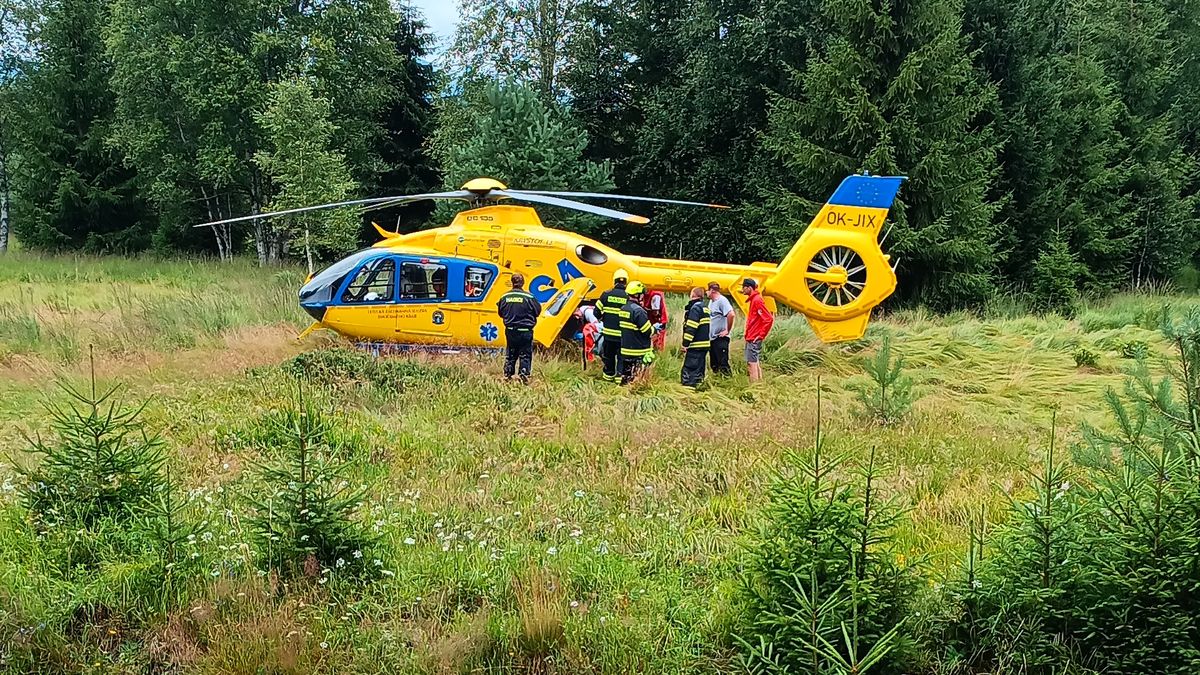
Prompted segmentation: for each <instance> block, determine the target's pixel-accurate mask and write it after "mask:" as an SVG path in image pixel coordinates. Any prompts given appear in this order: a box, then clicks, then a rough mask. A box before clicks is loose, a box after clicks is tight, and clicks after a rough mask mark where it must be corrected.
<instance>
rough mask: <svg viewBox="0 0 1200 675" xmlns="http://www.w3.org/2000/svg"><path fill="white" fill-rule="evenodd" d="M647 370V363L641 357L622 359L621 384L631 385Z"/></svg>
mask: <svg viewBox="0 0 1200 675" xmlns="http://www.w3.org/2000/svg"><path fill="white" fill-rule="evenodd" d="M645 369H646V361H645V360H644V359H642V357H640V356H631V357H628V358H625V357H621V384H629V383H630V382H633V381H634V380H635V379H637V376H638V375H640V374H641V372H642V371H643V370H645Z"/></svg>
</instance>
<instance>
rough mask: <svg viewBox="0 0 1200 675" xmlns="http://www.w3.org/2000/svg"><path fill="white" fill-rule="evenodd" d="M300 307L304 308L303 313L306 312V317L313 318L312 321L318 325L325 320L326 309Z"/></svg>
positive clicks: (321, 307) (321, 306) (313, 306)
mask: <svg viewBox="0 0 1200 675" xmlns="http://www.w3.org/2000/svg"><path fill="white" fill-rule="evenodd" d="M300 306H301V307H303V308H304V311H306V312H308V315H309V316H311V317H312V318H313V321H316V322H318V323H319V322H321V321H324V320H325V310H326V309H328V307H325V306H323V305H300Z"/></svg>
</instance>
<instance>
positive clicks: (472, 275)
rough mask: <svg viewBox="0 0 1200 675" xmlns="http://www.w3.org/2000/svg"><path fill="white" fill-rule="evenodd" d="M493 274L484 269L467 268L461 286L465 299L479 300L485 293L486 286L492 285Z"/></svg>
mask: <svg viewBox="0 0 1200 675" xmlns="http://www.w3.org/2000/svg"><path fill="white" fill-rule="evenodd" d="M494 274H495V272H493V271H492V270H489V269H487V268H484V267H468V268H467V274H466V281H465V283H464V286H463V295H465V296H466V297H467V298H481V297H483V294H484V293H486V292H487V289H488V286H489V285H491V283H492V276H493V275H494Z"/></svg>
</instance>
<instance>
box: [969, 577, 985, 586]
mask: <svg viewBox="0 0 1200 675" xmlns="http://www.w3.org/2000/svg"><path fill="white" fill-rule="evenodd" d="M982 585H983V583H981V582H980V581H979V580H978V579H972V580H971V588H979V587H980V586H982Z"/></svg>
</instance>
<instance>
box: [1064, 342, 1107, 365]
mask: <svg viewBox="0 0 1200 675" xmlns="http://www.w3.org/2000/svg"><path fill="white" fill-rule="evenodd" d="M1071 357H1072V358H1074V359H1075V367H1076V368H1095V367H1096V366H1098V365H1100V354H1099V352H1096V351H1093V350H1092V349H1090V348H1088V347H1085V346H1083V345H1080V346H1078V347H1076V348H1075V351H1073V352H1071Z"/></svg>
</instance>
